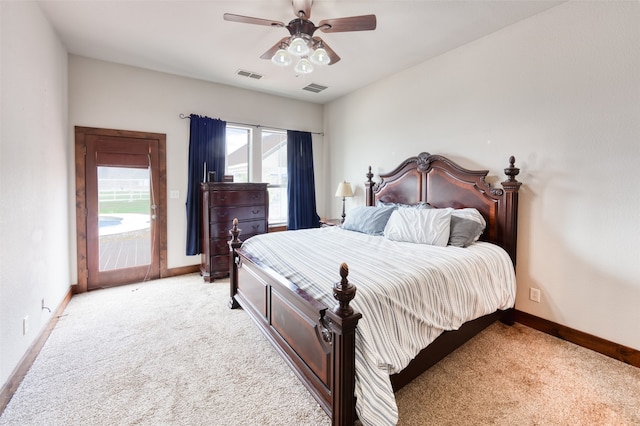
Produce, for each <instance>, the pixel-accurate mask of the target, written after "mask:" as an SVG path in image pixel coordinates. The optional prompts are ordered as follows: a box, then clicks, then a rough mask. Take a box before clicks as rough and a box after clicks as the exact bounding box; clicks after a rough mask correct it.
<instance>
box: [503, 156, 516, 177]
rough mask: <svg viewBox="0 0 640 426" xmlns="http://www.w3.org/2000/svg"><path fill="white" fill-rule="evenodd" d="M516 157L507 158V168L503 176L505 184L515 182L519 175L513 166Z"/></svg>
mask: <svg viewBox="0 0 640 426" xmlns="http://www.w3.org/2000/svg"><path fill="white" fill-rule="evenodd" d="M515 162H516V157H514V156H513V155H512V156H511V157H509V167H507V168H506V169H504V174H505V175H507V182H517V181H516V176H518V173H520V169H519V168H517V167H516V166H515Z"/></svg>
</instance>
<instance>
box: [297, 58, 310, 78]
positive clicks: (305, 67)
mask: <svg viewBox="0 0 640 426" xmlns="http://www.w3.org/2000/svg"><path fill="white" fill-rule="evenodd" d="M295 70H296V72H297V73H299V74H309V73H310V72H313V65H311V62H309V60H308V59H307V58H302V59H300V60H299V61H298V63H297V64H296V68H295Z"/></svg>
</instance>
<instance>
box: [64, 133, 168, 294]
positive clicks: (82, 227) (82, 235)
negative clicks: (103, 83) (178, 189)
mask: <svg viewBox="0 0 640 426" xmlns="http://www.w3.org/2000/svg"><path fill="white" fill-rule="evenodd" d="M88 135H99V136H112V137H125V138H134V139H154V140H157V141H158V170H157V172H158V179H159V181H160V187H159V188H158V193H157V194H156V205H157V206H158V209H157V210H156V213H155V214H156V216H157V218H156V226H157V229H158V234H159V235H158V244H159V246H160V247H159V250H160V253H159V263H160V264H159V267H160V278H163V277H166V276H168V268H167V136H166V135H165V134H163V133H150V132H138V131H132V130H115V129H101V128H96V127H81V126H75V167H76V179H75V181H76V245H77V264H78V265H77V268H78V285H77V286H75V289H74V293H84V292H86V291H87V289H88V288H87V287H88V285H87V284H88V272H89V270H88V266H87V217H86V215H87V199H86V196H87V191H86V189H87V186H86V176H85V175H86V170H85V167H86V153H87V143H86V137H87V136H88Z"/></svg>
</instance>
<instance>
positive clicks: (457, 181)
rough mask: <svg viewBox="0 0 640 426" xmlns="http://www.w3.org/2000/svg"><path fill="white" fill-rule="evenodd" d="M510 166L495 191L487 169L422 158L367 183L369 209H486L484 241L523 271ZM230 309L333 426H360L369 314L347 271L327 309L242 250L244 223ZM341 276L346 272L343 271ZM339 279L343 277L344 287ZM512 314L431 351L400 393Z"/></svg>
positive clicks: (235, 253)
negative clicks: (360, 338) (356, 303)
mask: <svg viewBox="0 0 640 426" xmlns="http://www.w3.org/2000/svg"><path fill="white" fill-rule="evenodd" d="M514 163H515V159H514V157H511V158H510V159H509V166H508V167H507V168H506V169H505V170H504V172H505V174H506V175H507V180H506V181H504V182H502V188H501V189H498V188H492V187H491V185H489V184H488V183H487V182H485V177H486V176H487V174H488V171H487V170H478V171H472V170H467V169H464V168H462V167H460V166H459V165H457V164H456V163H454V162H453V161H451V160H449V159H447V158H445V157H443V156H439V155H430V154H428V153H421V154H420V155H418V156H417V157H411V158H408V159H407V160H405V161H404V162H403V163H402V164H400V165H399V166H398V167H397V168H396V169H395V170H393V171H392V172H390V173H386V174H381V175H380V181H379V182H377V183H374V182H373V181H372V178H373V174H372V173H371V167H369V172H368V173H367V182H366V183H365V191H366V203H367V205H369V206H373V205H375V204H376V202H377V201H382V202H397V203H404V204H416V203H419V202H428V203H429V204H431V205H432V206H433V207H437V208H444V207H453V208H464V207H474V208H476V209H478V211H480V212H481V213H482V215H483V216H484V217H485V219H486V221H487V227H486V229H485V231H484V233H483V235H482V237H481V240H483V241H488V242H491V243H494V244H497V245H499V246H501V247H503V248H504V249H505V250H506V251H507V252H508V253H509V256H510V257H511V260H512V261H513V264H514V266H515V261H516V241H517V211H518V189H519V188H520V185H521V184H520V182H518V181H517V180H516V178H515V177H516V176H517V175H518V173H519V169H518V168H516V167H515V166H514ZM230 234H231V241H230V243H229V245H230V248H231V253H232V255H231V262H230V296H231V298H230V300H229V307H230V308H232V309H233V308H237V307H242V308H243V309H244V310H245V311H246V312H247V313H248V314H249V316H250V317H251V318H252V319H253V320H254V321H255V323H256V324H257V325H258V327H259V328H260V330H261V331H262V332H263V333H264V335H265V336H266V337H267V338H268V340H270V341H271V343H272V344H273V346H274V347H275V349H276V350H277V351H278V352H279V353H280V355H282V357H283V358H284V359H285V360H286V362H287V363H288V364H289V365H290V367H291V368H292V369H293V371H294V373H295V374H296V375H297V376H298V378H299V379H300V380H301V381H302V383H303V384H304V385H305V386H306V388H307V389H308V390H309V391H310V392H311V394H312V395H313V396H314V397H315V399H316V400H317V401H318V403H319V404H320V405H321V406H322V408H323V409H324V410H325V411H326V412H327V414H328V415H329V416H330V417H331V419H332V424H333V425H353V423H354V421H355V419H356V413H355V397H354V383H355V329H356V326H357V323H358V320H359V319H360V318H361V316H362V315H361V314H360V313H358V312H355V311H354V310H353V309H352V308H351V307H350V306H349V302H350V300H351V299H353V297H354V296H355V292H356V289H355V286H354V285H352V284H350V283H349V282H348V267H347V265H345V264H343V265H341V266H340V269H339V273H340V276H341V280H340V282H337V283H336V284H335V285H334V288H333V294H334V297H335V298H336V300H337V301H338V302H337V304H336V305H335V306H324V305H323V304H321V303H320V302H318V301H316V300H314V299H313V298H311V297H310V296H309V295H308V294H306V293H305V292H304V291H302V290H301V289H300V288H298V287H297V286H296V284H295V283H292V282H290V281H288V280H286V279H284V278H283V277H282V276H280V275H278V274H277V273H276V272H275V271H273V270H272V269H270V268H269V267H266V266H265V265H263V264H261V263H260V262H259V261H258V260H256V259H254V258H252V257H251V256H250V255H249V254H247V253H245V252H243V251H242V248H241V247H242V241H241V240H240V239H239V234H240V230H239V229H238V228H237V222H236V224H234V227H233V229H232V230H231V231H230ZM336 272H338V265H336ZM337 280H338V275H337V274H336V281H337ZM512 318H513V317H512V310H508V311H498V312H495V313H494V314H490V315H487V316H484V317H481V318H478V319H476V320H474V321H471V322H468V323H465V324H464V325H463V326H462V327H461V328H460V329H459V330H457V331H448V332H445V333H443V334H442V335H441V336H439V337H438V338H437V339H436V340H435V341H434V342H433V343H432V344H430V345H429V346H428V347H427V348H425V349H424V350H423V351H422V352H420V354H418V356H417V357H416V358H415V359H414V360H413V361H412V362H411V363H410V364H409V365H408V366H407V367H406V368H405V369H404V370H403V371H402V372H400V373H399V374H395V375H392V376H391V381H392V385H393V387H394V390H398V389H400V388H401V387H402V386H404V385H405V384H407V383H409V382H410V381H411V380H412V379H413V378H415V377H417V376H418V375H420V374H421V373H423V372H424V371H425V370H427V369H428V368H429V367H431V366H432V365H434V364H435V363H436V362H438V361H439V360H440V359H442V358H444V357H445V356H446V355H447V354H449V353H451V352H452V351H453V350H455V349H456V348H458V347H459V346H461V345H462V344H463V343H464V342H466V341H467V340H469V339H470V338H471V337H473V336H474V335H476V334H477V333H479V332H480V331H482V330H483V329H484V328H485V327H487V326H488V325H489V324H491V323H492V322H494V321H495V320H496V319H501V320H502V321H504V322H506V323H508V324H512V323H513V319H512Z"/></svg>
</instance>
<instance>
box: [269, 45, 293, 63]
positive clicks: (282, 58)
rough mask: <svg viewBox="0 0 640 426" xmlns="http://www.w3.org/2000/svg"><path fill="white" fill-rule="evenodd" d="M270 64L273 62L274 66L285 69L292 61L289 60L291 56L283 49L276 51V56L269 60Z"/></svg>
mask: <svg viewBox="0 0 640 426" xmlns="http://www.w3.org/2000/svg"><path fill="white" fill-rule="evenodd" d="M271 62H273V63H274V64H276V65H280V66H282V67H286V66H289V65H291V62H292V59H291V55H289V52H287V51H286V50H284V49H278V51H277V52H276V54H275V55H273V58H271Z"/></svg>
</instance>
